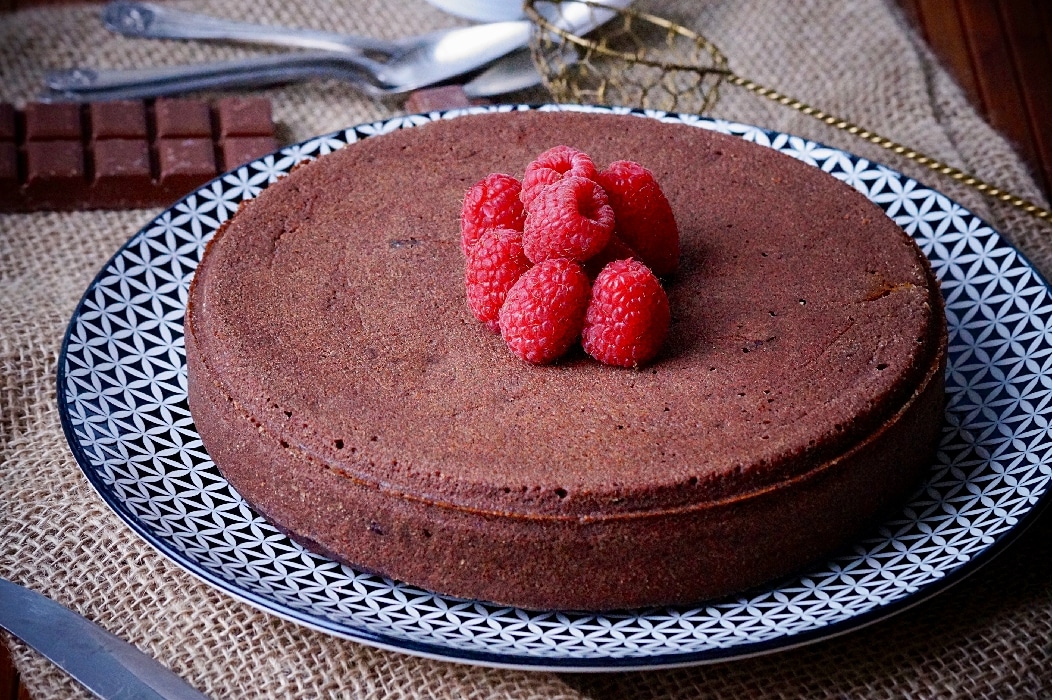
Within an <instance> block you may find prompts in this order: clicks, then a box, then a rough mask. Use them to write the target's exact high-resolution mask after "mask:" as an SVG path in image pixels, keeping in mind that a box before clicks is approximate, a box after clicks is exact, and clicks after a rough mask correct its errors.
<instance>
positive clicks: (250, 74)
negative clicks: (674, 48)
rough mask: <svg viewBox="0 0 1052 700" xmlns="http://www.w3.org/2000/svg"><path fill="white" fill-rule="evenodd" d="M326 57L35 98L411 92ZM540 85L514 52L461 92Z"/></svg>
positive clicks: (525, 55)
mask: <svg viewBox="0 0 1052 700" xmlns="http://www.w3.org/2000/svg"><path fill="white" fill-rule="evenodd" d="M331 58H332V56H331V54H306V53H305V54H302V55H301V58H299V60H298V62H297V63H296V64H294V65H293V64H290V63H289V62H288V61H281V62H275V65H253V66H251V67H248V68H243V69H241V70H239V71H236V72H225V73H224V72H220V73H214V74H211V75H209V74H202V75H174V76H173V75H170V74H169V75H168V76H167V77H165V78H164V79H159V80H154V81H142V82H139V83H136V84H127V85H122V86H117V87H113V88H101V89H93V90H87V91H74V90H66V91H63V90H52V91H50V92H46V93H44V94H43V95H41V100H42V101H45V102H55V101H75V102H89V101H90V102H98V101H106V100H130V99H143V98H147V97H160V96H162V95H174V94H178V93H183V92H193V91H198V90H213V89H218V88H225V87H240V88H245V87H262V86H266V85H276V84H279V83H284V82H289V81H293V80H301V79H309V78H333V79H336V80H342V81H345V82H348V83H350V84H351V85H353V86H354V87H355V88H357V89H359V90H361V91H362V92H364V93H366V94H368V95H370V96H371V97H376V98H384V97H393V96H396V95H401V94H404V93H406V92H410V91H411V90H413V89H415V88H413V87H405V86H401V85H393V86H388V87H381V86H377V85H374V84H373V83H371V82H369V81H368V79H366V78H365V77H364V76H363V75H362V74H361V73H360V72H358V71H357V70H355V69H353V68H350V67H348V66H346V65H343V64H341V63H339V62H333V61H331ZM575 58H576V56H573V57H570V56H567V59H566V61H567V62H568V63H569V62H572V61H573V60H575ZM122 72H124V71H122ZM540 82H541V76H540V74H539V73H538V72H537V69H536V68H535V67H534V65H533V59H532V58H531V56H530V52H529V50H528V49H519V50H518V51H514V52H512V53H510V54H508V55H507V56H504V57H502V58H500V59H498V60H497V61H495V62H494V63H493V64H492V65H491V66H490V67H489V68H487V69H486V70H485V71H483V72H482V73H479V74H478V75H477V76H475V77H474V78H472V79H471V80H469V81H467V82H466V83H464V85H463V89H464V93H465V94H466V95H467V96H468V97H469V98H476V97H492V96H493V95H502V94H504V93H507V92H515V91H517V90H525V89H526V88H530V87H533V86H534V85H537V84H539V83H540Z"/></svg>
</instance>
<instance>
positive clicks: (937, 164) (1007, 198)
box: [725, 73, 1052, 222]
mask: <svg viewBox="0 0 1052 700" xmlns="http://www.w3.org/2000/svg"><path fill="white" fill-rule="evenodd" d="M725 79H726V80H727V82H729V83H731V84H732V85H737V86H739V87H743V88H745V89H746V90H748V91H749V92H751V93H753V94H756V95H759V96H760V97H766V98H767V99H769V100H773V101H774V102H777V103H778V104H780V105H784V106H786V107H789V108H791V109H795V110H796V111H797V112H800V113H801V114H806V115H807V116H809V117H814V118H815V119H817V120H819V121H821V122H824V123H825V124H828V125H829V126H832V127H835V128H837V129H840V130H841V131H846V132H847V133H849V134H851V135H853V136H857V137H859V138H861V139H865V140H866V141H869V142H870V143H873V144H876V145H878V146H880V147H881V148H885V149H887V150H889V151H891V152H892V153H895V154H898V155H900V156H903V157H905V158H909V159H910V160H912V161H913V162H915V163H919V164H920V165H923V166H925V167H927V168H930V169H931V170H934V171H935V172H937V173H939V174H940V175H947V176H949V177H951V178H953V179H954V180H956V181H957V182H960V183H962V184H964V185H968V186H969V187H972V188H974V189H976V190H978V191H979V192H982V193H983V194H984V195H986V196H988V197H993V198H994V199H996V200H998V201H1001V202H1006V203H1008V204H1011V205H1012V206H1015V207H1018V208H1019V209H1022V210H1023V211H1025V212H1026V213H1027V214H1031V215H1033V216H1036V217H1037V218H1039V219H1042V220H1044V221H1050V222H1052V211H1049V210H1048V209H1045V208H1044V207H1041V206H1039V205H1037V204H1035V203H1034V202H1031V201H1030V200H1028V199H1025V198H1023V197H1020V196H1019V195H1016V194H1012V193H1011V192H1007V191H1005V190H1003V189H1001V188H999V187H995V186H994V185H991V184H990V183H988V182H985V181H984V180H981V179H979V178H978V177H976V176H975V175H972V174H971V173H968V172H965V171H964V170H961V169H960V168H955V167H953V166H952V165H947V164H946V163H943V162H942V161H940V160H937V159H935V158H932V157H931V156H927V155H924V154H923V153H921V152H920V151H917V150H915V149H912V148H910V147H909V146H903V145H902V144H901V143H898V142H896V141H892V140H891V139H889V138H886V137H884V136H881V135H880V134H876V133H874V132H872V131H870V130H869V129H866V128H865V127H862V126H859V125H858V124H853V123H852V122H849V121H847V120H846V119H841V118H839V117H835V116H833V115H832V114H829V113H827V112H823V111H822V110H820V109H818V108H816V107H812V106H810V105H808V104H805V103H803V102H801V101H800V100H797V99H794V98H792V97H789V96H787V95H783V94H782V93H780V92H778V91H777V90H772V89H770V88H765V87H763V86H762V85H758V84H756V83H755V82H753V81H751V80H748V79H747V78H743V77H741V76H740V75H736V74H734V73H731V74H729V75H727V76H726V78H725Z"/></svg>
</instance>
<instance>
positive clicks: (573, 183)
mask: <svg viewBox="0 0 1052 700" xmlns="http://www.w3.org/2000/svg"><path fill="white" fill-rule="evenodd" d="M613 230H614V210H613V209H611V208H610V205H609V204H608V203H607V197H606V192H604V191H603V188H602V187H600V186H599V185H597V184H596V183H595V182H593V181H592V180H589V179H587V178H583V177H576V176H575V177H568V178H565V179H563V180H560V181H559V182H556V183H555V184H553V185H549V186H548V187H545V188H544V190H543V191H542V192H541V193H540V194H539V195H537V197H536V199H534V200H533V201H532V202H531V203H530V206H529V207H528V208H527V216H526V226H525V228H524V229H523V232H522V247H523V250H525V251H526V257H527V258H529V259H530V260H531V261H532V262H535V263H539V262H541V261H542V260H547V259H548V258H569V259H571V260H577V261H581V260H587V259H588V258H590V257H592V256H594V255H596V254H597V253H599V251H601V250H602V249H603V248H605V247H606V244H607V243H609V242H610V234H611V233H612V232H613Z"/></svg>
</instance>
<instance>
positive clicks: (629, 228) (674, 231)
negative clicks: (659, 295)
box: [597, 160, 679, 277]
mask: <svg viewBox="0 0 1052 700" xmlns="http://www.w3.org/2000/svg"><path fill="white" fill-rule="evenodd" d="M597 182H598V183H599V184H600V185H602V186H603V189H604V190H606V193H607V195H609V198H610V206H611V207H612V208H613V210H614V216H615V218H616V220H617V227H616V228H615V234H616V235H617V237H618V238H620V239H621V240H622V241H624V242H625V243H626V244H627V245H628V246H629V247H630V248H632V250H634V251H636V253H638V255H639V259H640V260H642V261H643V262H644V263H646V264H647V265H648V266H649V267H650V268H651V269H652V270H653V271H654V273H655V274H657V275H658V276H659V277H665V276H667V275H670V274H672V273H673V272H675V271H676V268H677V267H679V228H678V227H677V226H676V217H675V216H674V215H673V214H672V207H671V206H670V205H669V203H668V200H667V199H666V198H665V194H664V193H663V192H662V191H661V187H659V186H658V184H657V181H656V180H654V175H653V173H651V172H650V171H649V170H647V169H646V168H644V167H643V166H642V165H640V164H639V163H633V162H632V161H630V160H619V161H616V162H614V163H611V164H610V165H609V167H607V169H606V170H604V171H603V172H601V173H599V176H598V179H597Z"/></svg>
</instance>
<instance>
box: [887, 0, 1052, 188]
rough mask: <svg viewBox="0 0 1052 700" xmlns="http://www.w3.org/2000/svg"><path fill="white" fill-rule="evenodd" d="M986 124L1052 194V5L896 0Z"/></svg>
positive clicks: (1038, 0)
mask: <svg viewBox="0 0 1052 700" xmlns="http://www.w3.org/2000/svg"><path fill="white" fill-rule="evenodd" d="M898 3H899V5H901V6H902V8H903V9H904V10H905V12H906V14H907V16H908V17H909V18H910V19H911V21H912V22H913V24H914V26H916V27H917V28H918V29H919V30H920V31H921V32H922V34H923V36H924V38H925V40H927V42H928V44H929V45H930V46H931V48H932V50H933V51H934V52H935V54H936V55H937V56H938V57H939V59H940V60H941V61H942V63H943V64H944V65H945V66H946V67H947V68H948V69H949V71H950V73H951V74H952V75H953V76H954V78H956V80H957V82H958V83H959V84H960V85H961V87H962V88H963V89H964V91H965V92H966V93H967V95H968V97H969V98H970V99H971V101H972V103H973V104H974V105H975V106H976V107H977V108H978V109H979V110H980V112H981V113H982V114H983V115H984V116H985V117H986V119H987V121H989V122H990V124H991V125H992V126H993V127H994V128H995V129H997V130H998V131H999V132H1001V133H1002V134H1004V135H1005V136H1006V137H1007V138H1008V139H1009V140H1010V141H1011V142H1012V145H1013V146H1014V147H1015V149H1016V151H1017V152H1018V153H1019V154H1020V156H1021V157H1022V158H1023V160H1024V161H1025V162H1026V163H1027V165H1028V166H1029V167H1030V172H1031V174H1032V175H1033V176H1034V178H1035V179H1036V180H1037V182H1038V185H1039V186H1040V187H1041V189H1042V191H1043V192H1044V193H1045V197H1046V199H1048V198H1050V193H1052V3H1050V2H1048V1H1047V0H898Z"/></svg>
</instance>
